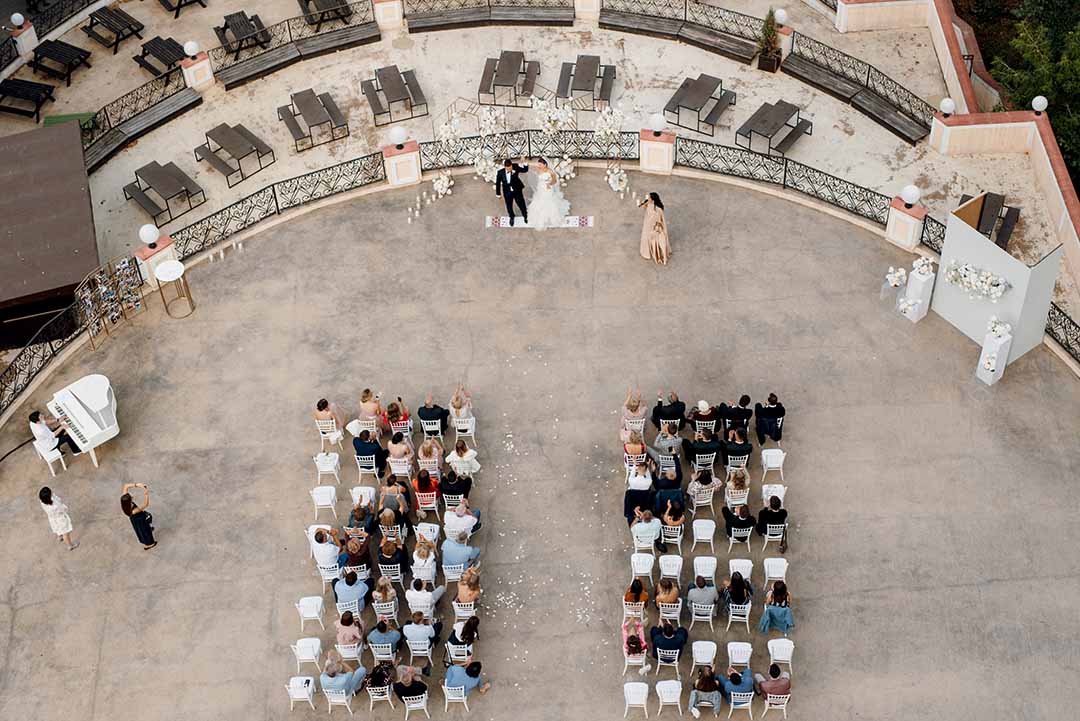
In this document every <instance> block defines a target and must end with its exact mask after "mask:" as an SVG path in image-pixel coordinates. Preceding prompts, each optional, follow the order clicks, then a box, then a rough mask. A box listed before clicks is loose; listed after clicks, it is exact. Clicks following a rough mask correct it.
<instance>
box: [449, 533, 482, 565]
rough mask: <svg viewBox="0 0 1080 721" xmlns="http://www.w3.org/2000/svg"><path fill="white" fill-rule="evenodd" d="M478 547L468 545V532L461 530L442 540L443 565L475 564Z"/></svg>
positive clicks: (478, 552)
mask: <svg viewBox="0 0 1080 721" xmlns="http://www.w3.org/2000/svg"><path fill="white" fill-rule="evenodd" d="M478 558H480V549H479V548H473V547H472V546H470V545H469V534H467V533H465V532H461V533H459V534H458V535H456V536H451V537H450V538H447V539H446V540H445V541H443V544H442V562H443V565H444V566H461V565H464V566H465V567H469V566H475V565H476V564H477V559H478Z"/></svg>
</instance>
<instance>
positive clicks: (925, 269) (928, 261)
mask: <svg viewBox="0 0 1080 721" xmlns="http://www.w3.org/2000/svg"><path fill="white" fill-rule="evenodd" d="M911 272H912V273H918V274H919V275H924V276H925V275H931V274H933V272H934V260H933V258H927V257H926V256H925V255H923V256H919V257H918V258H916V259H915V262H914V263H912V264H911Z"/></svg>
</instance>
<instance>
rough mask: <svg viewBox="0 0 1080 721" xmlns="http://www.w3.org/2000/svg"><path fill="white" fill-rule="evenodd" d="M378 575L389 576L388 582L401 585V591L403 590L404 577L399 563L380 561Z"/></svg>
mask: <svg viewBox="0 0 1080 721" xmlns="http://www.w3.org/2000/svg"><path fill="white" fill-rule="evenodd" d="M379 575H380V576H385V577H386V578H389V579H390V583H396V584H397V585H399V586H401V590H402V592H404V591H405V577H404V576H403V575H402V574H401V564H400V563H380V564H379Z"/></svg>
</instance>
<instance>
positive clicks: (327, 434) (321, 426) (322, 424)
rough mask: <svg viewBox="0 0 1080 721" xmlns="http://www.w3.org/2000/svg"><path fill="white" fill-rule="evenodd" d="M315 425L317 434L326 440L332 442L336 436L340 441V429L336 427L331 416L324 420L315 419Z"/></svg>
mask: <svg viewBox="0 0 1080 721" xmlns="http://www.w3.org/2000/svg"><path fill="white" fill-rule="evenodd" d="M315 427H316V428H317V429H318V430H319V435H320V436H322V437H323V438H325V439H326V440H328V441H331V442H334V441H333V439H334V438H337V442H338V443H340V441H341V438H340V437H341V431H340V430H339V429H338V427H337V422H335V421H334V419H333V418H327V419H326V420H316V421H315Z"/></svg>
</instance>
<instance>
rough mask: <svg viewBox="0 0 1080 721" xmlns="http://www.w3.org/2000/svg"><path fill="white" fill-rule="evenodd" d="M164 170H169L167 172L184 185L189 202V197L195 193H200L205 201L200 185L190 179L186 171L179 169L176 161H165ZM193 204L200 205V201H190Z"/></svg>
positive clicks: (195, 194) (204, 194)
mask: <svg viewBox="0 0 1080 721" xmlns="http://www.w3.org/2000/svg"><path fill="white" fill-rule="evenodd" d="M165 170H167V171H169V173H170V174H171V175H172V176H173V177H174V178H176V179H177V180H178V181H179V182H180V185H182V186H184V192H186V193H187V195H188V202H189V203H191V199H192V198H193V197H195V196H197V195H201V196H202V198H203V202H206V193H204V192H203V189H202V187H201V186H200V185H199V184H198V183H196V182H195V181H194V180H192V179H191V177H190V176H189V175H188V174H187V173H185V172H184V171H183V170H181V169H180V167H179V166H178V165H177V164H176V163H173V162H171V161H170V162H168V163H165ZM195 205H202V203H192V206H195Z"/></svg>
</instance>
